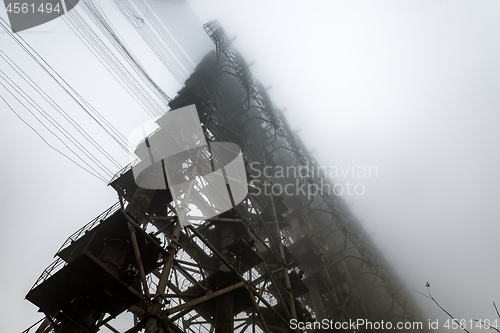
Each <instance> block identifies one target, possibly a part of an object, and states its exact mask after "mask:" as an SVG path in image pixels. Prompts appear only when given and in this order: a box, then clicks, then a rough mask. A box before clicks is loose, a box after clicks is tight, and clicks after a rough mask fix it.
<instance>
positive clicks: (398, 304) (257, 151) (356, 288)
mask: <svg viewBox="0 0 500 333" xmlns="http://www.w3.org/2000/svg"><path fill="white" fill-rule="evenodd" d="M204 29H205V31H206V32H207V34H208V35H209V36H210V38H211V39H212V41H213V42H214V43H215V45H216V51H215V52H212V53H210V54H208V55H207V56H206V57H205V58H204V59H203V60H202V62H201V63H200V64H199V65H198V66H197V68H196V70H195V71H194V73H193V74H192V75H191V76H190V77H189V78H188V79H187V80H186V82H185V85H184V87H183V88H182V89H181V90H180V91H179V92H178V94H177V96H176V97H175V98H174V99H173V100H172V101H171V102H170V105H169V106H170V107H171V109H178V108H181V107H184V106H187V105H192V104H195V105H196V108H197V111H198V115H199V118H200V120H201V123H202V127H203V131H204V134H205V137H206V140H207V141H208V142H213V141H227V142H233V143H236V144H237V145H238V146H239V147H241V150H242V153H243V158H244V161H245V166H246V170H247V173H248V178H249V179H253V180H257V181H259V182H260V184H263V183H264V182H269V184H273V183H275V184H278V183H279V184H281V185H282V186H285V185H289V184H291V185H290V187H289V190H290V191H289V193H294V194H293V195H286V194H283V195H273V194H271V195H268V194H266V193H263V192H262V193H260V194H259V195H257V194H255V187H253V186H252V185H250V187H249V190H250V192H251V193H250V195H248V196H247V197H246V199H245V200H244V201H243V202H241V203H240V204H238V205H236V206H235V207H234V208H233V209H232V210H230V211H228V212H225V213H223V214H220V215H219V216H217V217H214V218H210V219H207V220H205V221H199V223H194V224H193V225H191V226H189V227H186V228H181V226H180V225H179V223H178V221H177V218H176V215H175V211H174V210H173V208H172V204H171V201H172V196H171V194H170V192H169V191H168V190H147V189H142V188H138V187H137V185H136V184H135V181H134V178H133V176H132V169H131V168H132V165H133V164H131V165H128V166H126V167H125V168H123V169H122V170H121V171H120V172H119V173H118V174H117V175H116V176H115V177H114V178H113V179H112V180H111V182H110V185H111V186H112V187H113V188H114V189H115V190H116V191H117V193H118V195H119V197H120V201H119V202H118V203H116V204H115V205H113V206H112V207H110V208H109V209H108V210H106V211H105V212H103V213H102V214H101V215H99V216H98V217H96V218H95V219H94V220H93V221H91V222H90V223H89V224H87V225H86V226H84V227H83V228H81V229H80V230H78V231H77V232H76V233H74V234H73V235H71V236H70V237H69V238H68V240H67V241H66V242H65V243H64V244H63V246H62V247H61V249H60V250H59V251H58V252H57V259H56V261H55V262H54V263H53V264H52V265H50V266H49V267H48V268H47V269H46V270H45V271H44V272H43V274H42V276H41V277H40V278H39V279H38V281H37V282H36V283H35V285H34V286H33V288H32V289H31V290H30V292H29V293H28V295H27V299H28V300H30V301H31V302H32V303H34V304H35V305H37V306H38V307H39V308H40V310H41V311H42V312H44V313H45V315H46V319H45V320H44V321H43V323H42V324H41V325H40V326H39V327H38V329H36V330H35V329H33V330H32V331H33V332H34V331H36V332H57V333H69V332H75V333H76V332H95V331H97V330H99V328H101V327H103V326H106V327H108V328H110V329H111V330H113V328H112V326H111V324H112V322H111V320H113V319H114V318H115V317H116V316H117V315H119V314H120V313H122V312H124V311H129V312H131V313H132V314H133V316H134V319H135V325H134V326H133V327H131V328H130V329H129V330H128V331H127V333H132V332H139V331H142V330H145V332H148V333H152V332H214V331H215V332H217V333H223V332H291V331H299V330H292V329H290V320H292V319H296V320H298V321H301V322H306V321H314V320H317V321H321V320H324V319H326V320H328V321H331V322H346V321H349V320H354V321H355V320H357V319H365V320H370V321H372V322H380V321H382V320H383V321H384V322H391V323H393V324H394V326H395V325H396V323H397V322H408V323H413V322H422V318H421V315H420V313H419V311H418V309H417V307H416V306H415V304H414V303H413V300H412V298H411V297H410V295H409V293H408V292H407V290H406V289H405V287H404V286H403V285H402V283H401V282H400V281H399V280H398V279H397V277H396V275H395V274H394V273H393V272H392V271H391V269H390V267H389V266H388V264H387V263H386V262H385V260H384V259H383V258H382V257H381V256H380V254H379V253H378V252H377V251H376V249H375V247H374V245H373V244H372V242H371V240H370V239H369V238H368V237H367V235H366V233H365V232H364V230H363V229H362V227H361V226H360V224H359V222H358V220H357V219H356V217H355V216H354V215H353V214H352V213H351V211H350V210H349V208H348V206H347V205H346V204H345V202H344V201H343V199H342V198H340V197H338V196H335V195H331V194H328V193H327V194H325V193H319V194H317V195H315V196H312V197H311V196H308V195H304V194H302V193H301V191H300V190H298V187H300V186H304V185H307V186H309V185H314V184H315V185H316V186H325V185H329V186H332V187H333V185H334V184H333V183H332V181H331V180H330V179H328V178H327V177H324V176H323V175H321V174H318V173H315V172H313V170H315V167H316V166H318V163H317V161H316V160H315V159H314V158H313V157H312V156H311V155H310V154H309V153H308V151H307V149H306V148H305V147H304V145H303V143H302V142H301V140H300V138H299V137H298V136H297V135H296V134H294V133H293V132H292V130H291V129H290V126H289V125H288V123H287V121H286V119H285V117H284V116H283V113H282V112H281V111H280V110H278V109H277V108H276V107H275V105H274V104H273V103H272V102H271V100H270V98H269V96H268V94H267V92H266V90H265V89H264V88H263V87H262V86H261V85H260V83H259V82H257V81H256V80H255V79H254V77H253V76H252V74H251V73H250V71H249V68H248V65H247V64H246V62H245V61H244V59H243V57H242V56H241V55H240V54H239V53H238V52H237V51H236V50H235V49H234V47H233V46H232V45H231V43H230V41H229V40H228V38H227V36H226V34H225V33H224V31H223V29H222V28H221V27H220V26H219V24H218V23H217V22H210V23H208V24H205V25H204ZM135 163H137V162H135ZM251 165H252V166H254V167H253V169H255V168H257V169H258V168H261V169H260V171H262V167H263V166H269V167H272V168H277V167H281V168H287V167H294V168H295V169H296V170H301V172H302V173H301V174H300V175H299V176H297V177H295V178H294V177H291V176H288V177H281V178H276V179H272V178H265V177H264V176H262V175H261V177H260V178H259V177H256V176H255V175H254V174H252V173H251V172H250V170H251V168H250V166H251ZM327 331H338V332H354V331H353V330H352V329H349V328H348V329H339V330H335V329H332V330H327ZM382 331H384V330H381V329H364V330H358V332H382ZM393 331H394V330H393ZM405 331H406V332H424V331H426V330H425V329H418V328H417V329H407V330H405Z"/></svg>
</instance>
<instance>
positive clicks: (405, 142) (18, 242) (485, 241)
mask: <svg viewBox="0 0 500 333" xmlns="http://www.w3.org/2000/svg"><path fill="white" fill-rule="evenodd" d="M188 2H189V3H190V4H191V6H192V7H193V9H194V10H195V11H196V12H197V14H198V15H199V17H200V19H201V21H202V22H207V21H209V20H212V19H218V20H219V21H220V22H221V23H222V25H223V26H224V27H225V29H226V31H227V32H228V34H229V35H230V36H234V35H236V36H237V39H236V40H235V42H234V44H235V46H236V47H237V48H238V49H239V50H240V52H241V53H242V54H243V56H244V57H245V58H246V59H247V61H249V62H251V61H255V64H254V65H253V66H252V71H253V73H254V75H255V76H256V77H257V78H258V79H260V80H261V81H262V82H263V84H264V85H265V86H272V89H271V90H270V91H269V93H270V95H271V97H272V98H273V99H274V101H275V103H276V105H277V106H278V107H280V108H285V107H286V108H287V111H286V113H285V115H286V116H287V118H288V119H289V121H290V123H291V126H292V127H293V128H294V129H296V130H299V129H300V130H301V131H300V136H301V138H302V139H303V141H304V142H305V144H306V145H307V147H309V148H310V150H311V151H313V150H314V151H315V153H314V155H315V156H316V158H317V159H318V161H319V163H320V164H322V165H325V166H339V167H344V168H346V167H348V166H353V165H355V166H377V167H378V170H379V174H378V177H372V178H370V179H359V178H350V181H351V182H352V183H361V184H363V185H364V186H365V188H366V193H365V194H364V195H363V196H351V197H348V196H346V197H345V198H346V200H347V201H348V203H350V204H351V205H352V207H351V208H352V209H353V211H354V212H355V213H356V215H357V216H358V217H360V218H361V219H362V221H363V222H362V223H363V226H364V227H365V229H366V230H367V232H368V233H369V234H370V235H371V236H372V237H373V239H374V240H375V242H376V244H377V245H378V248H379V249H380V250H381V252H382V253H383V254H384V256H385V257H386V258H387V259H388V261H389V262H390V263H391V264H392V265H393V267H394V268H395V270H396V271H397V272H398V274H399V275H400V277H401V278H402V280H404V281H405V283H406V284H407V286H408V288H409V289H417V290H420V291H425V282H426V281H429V282H430V283H431V286H432V288H431V290H432V292H433V294H434V296H435V297H436V298H437V299H438V300H439V301H440V302H441V304H442V305H443V306H444V307H445V308H446V309H447V310H448V311H449V312H451V313H452V314H453V315H454V316H455V317H456V318H460V319H466V320H469V319H472V318H481V319H495V318H496V317H495V311H494V308H493V305H492V302H494V301H497V302H499V303H500V290H499V288H498V276H499V275H500V267H499V265H498V262H499V255H498V252H499V246H498V235H499V234H500V225H499V223H498V220H499V219H498V206H499V203H500V188H499V186H498V183H499V181H498V179H500V149H499V145H500V134H499V131H498V130H499V128H500V113H499V107H500V63H499V61H498V59H500V2H498V1H496V0H495V1H459V0H453V1H451V0H450V1H445V0H435V1H424V0H414V1H410V0H407V1H400V0H398V1H378V0H377V1H375V0H371V1H347V0H344V1H331V0H330V1H304V0H300V1H298V0H289V1H284V0H279V1H278V0H273V1H263V0H255V1H234V0H233V1H229V0H227V1H222V0H220V1H215V0H210V1H206V0H205V1H203V0H192V1H188ZM103 3H106V1H104V0H103ZM110 10H113V8H112V7H110ZM0 15H1V16H2V17H4V18H5V17H6V15H5V11H4V10H3V9H1V10H0ZM110 15H111V13H110ZM61 21H62V20H61V19H57V20H55V21H53V22H50V23H47V24H45V25H43V26H40V27H37V28H34V29H32V31H34V32H46V33H36V34H35V33H29V32H27V33H24V34H23V37H24V38H26V39H27V40H28V41H29V42H30V43H32V45H33V47H34V48H35V49H36V50H37V51H39V52H40V53H42V54H43V56H44V57H46V59H47V60H48V61H49V62H50V63H51V64H52V65H53V66H54V67H57V68H58V70H60V71H61V72H62V73H63V74H64V75H65V77H66V78H67V79H68V80H69V81H70V82H72V84H74V85H75V87H76V88H77V90H78V91H79V92H80V93H82V94H84V95H85V96H87V97H88V98H89V99H90V100H91V101H92V103H93V104H94V106H95V107H96V108H98V109H99V110H100V111H101V112H102V113H103V114H105V115H109V119H113V120H114V121H116V122H117V126H119V128H120V129H122V130H123V132H124V134H126V133H127V131H129V130H131V129H132V128H133V127H134V126H137V125H138V124H139V122H141V121H144V120H146V119H147V115H146V114H145V113H139V112H138V111H137V106H134V105H133V103H131V102H130V101H129V100H128V99H127V98H128V97H126V95H125V94H124V92H123V90H121V88H119V87H118V86H117V85H116V82H114V81H113V80H111V79H110V78H106V75H105V74H104V70H103V69H102V68H99V64H98V62H97V61H96V60H95V58H93V56H92V55H91V54H90V53H88V54H87V53H85V52H84V51H85V49H84V48H83V47H82V46H81V43H80V42H79V41H78V40H77V39H76V38H75V36H74V35H72V33H69V32H68V31H67V27H66V26H65V25H64V24H62V22H61ZM122 28H123V30H121V31H123V33H122V37H124V38H125V39H127V38H129V37H130V38H131V43H133V41H134V40H135V39H133V38H132V37H133V36H132V34H133V33H134V31H133V30H130V29H129V30H127V28H126V27H125V26H123V27H121V26H120V29H122ZM200 29H201V27H200ZM129 34H130V36H129ZM0 50H2V51H4V52H5V53H6V54H8V55H9V56H11V57H13V58H15V59H16V61H17V63H18V64H19V66H21V67H23V68H25V69H26V70H27V71H30V73H33V75H35V77H36V78H37V79H38V80H39V81H37V82H39V83H40V84H46V85H47V89H52V88H51V87H50V81H48V80H47V79H46V78H45V77H43V76H42V75H41V74H35V73H37V72H36V68H35V67H34V66H33V64H32V61H30V60H29V58H27V57H26V56H25V55H23V54H22V52H20V51H19V49H18V47H17V46H16V45H15V44H14V43H13V42H12V41H11V40H10V37H8V35H7V34H5V33H0ZM145 56H146V55H145ZM148 59H149V58H148ZM0 61H1V60H0ZM147 63H148V66H149V67H152V66H153V65H154V64H155V63H154V62H153V60H151V61H147ZM3 66H5V64H4V63H3V62H0V69H2V70H4V67H3ZM158 66H159V65H158ZM149 67H148V68H149ZM5 70H7V69H5ZM161 73H162V70H161V69H158V70H155V75H156V78H157V79H158V81H159V82H160V83H161V84H162V87H164V88H165V90H166V91H167V92H168V93H170V94H171V95H174V94H175V91H176V90H177V89H178V88H179V85H178V84H177V83H176V82H174V81H173V80H171V79H170V78H167V75H165V76H161V75H160V74H161ZM166 78H167V79H166ZM54 91H56V90H54ZM3 93H4V91H3V90H0V94H3ZM59 94H60V93H59ZM55 96H56V98H60V99H61V103H62V104H64V103H65V102H64V101H63V99H64V98H65V97H64V96H62V95H61V96H59V95H55ZM0 110H1V113H0V117H1V118H0V119H1V120H0V140H1V142H2V143H3V144H2V146H1V151H2V156H3V157H2V163H1V164H0V182H1V183H0V186H1V192H0V209H1V213H2V218H3V224H2V226H3V232H1V233H0V250H1V257H0V267H1V268H2V274H1V276H0V285H2V302H1V304H0V310H1V312H2V313H3V314H4V315H3V316H2V317H3V320H2V321H1V323H0V333H7V332H9V333H10V332H20V331H22V330H23V329H25V328H27V327H28V326H30V325H31V324H32V323H34V322H35V321H36V320H38V319H39V318H40V314H37V313H36V310H37V308H36V307H35V306H33V305H32V304H30V303H29V302H28V301H25V300H23V298H24V296H25V294H26V293H27V292H28V290H29V289H30V287H31V286H32V284H33V283H34V282H35V281H36V279H37V278H38V276H39V275H40V273H41V272H42V271H43V269H44V268H45V267H46V266H48V264H50V262H51V260H52V256H53V254H54V253H55V252H56V251H57V249H58V248H59V246H60V245H61V244H62V242H63V241H64V240H65V239H66V238H67V237H68V236H69V235H70V234H71V233H72V232H74V231H75V230H77V229H78V228H80V227H81V226H82V225H83V224H85V223H86V222H88V221H90V220H91V219H92V218H93V217H95V216H96V215H98V214H99V213H100V212H101V211H102V210H104V209H105V208H106V207H108V206H110V205H111V204H112V203H114V202H115V201H116V195H115V193H114V192H113V190H112V189H111V188H107V187H106V185H105V184H104V183H103V182H100V181H99V180H97V179H95V178H93V177H92V176H90V175H88V174H86V173H85V172H84V171H82V170H80V169H79V168H77V167H75V166H74V165H72V164H71V162H68V161H67V160H66V159H65V158H63V157H61V156H60V155H58V154H57V153H55V152H54V151H52V150H51V149H50V148H48V147H47V146H46V145H45V143H43V142H42V141H41V140H40V138H39V137H37V136H36V134H34V133H33V132H32V131H31V130H30V129H29V128H28V127H27V126H26V125H25V124H23V123H22V122H21V121H20V120H19V119H18V118H16V116H15V115H14V114H13V113H12V112H11V111H10V110H9V109H7V108H6V107H5V105H4V104H3V102H2V101H0ZM82 121H83V120H82ZM89 126H90V125H89ZM96 135H97V134H96ZM116 156H117V158H120V161H121V162H123V163H126V162H127V157H126V156H125V155H124V154H122V153H120V152H118V151H116ZM337 182H340V183H345V182H346V180H345V179H338V180H337ZM415 298H416V300H417V301H418V304H420V305H421V307H422V309H423V311H424V313H425V316H426V318H430V319H432V320H435V319H436V318H441V320H442V319H444V318H445V316H444V315H443V314H442V313H441V311H440V310H439V309H438V308H437V307H436V306H435V305H434V304H432V303H431V302H430V301H428V300H426V299H425V298H424V297H423V296H420V295H417V294H415ZM441 326H442V325H441ZM441 328H442V327H441ZM441 331H442V332H445V331H447V330H444V329H443V330H441ZM472 331H478V332H479V331H480V330H474V329H473V330H472Z"/></svg>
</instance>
